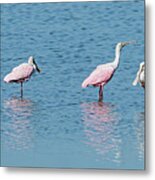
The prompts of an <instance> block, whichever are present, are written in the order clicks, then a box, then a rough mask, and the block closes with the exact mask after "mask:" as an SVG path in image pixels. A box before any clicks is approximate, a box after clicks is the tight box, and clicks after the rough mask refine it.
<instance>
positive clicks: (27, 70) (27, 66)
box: [4, 56, 40, 98]
mask: <svg viewBox="0 0 155 180" xmlns="http://www.w3.org/2000/svg"><path fill="white" fill-rule="evenodd" d="M35 70H36V71H38V72H39V73H40V69H39V68H38V65H37V64H36V62H35V60H34V57H33V56H30V57H29V59H28V63H22V64H20V65H19V66H17V67H15V68H13V70H12V71H11V73H9V74H7V75H6V76H5V77H4V82H6V83H20V84H21V98H22V97H23V82H25V81H28V80H29V79H30V77H31V75H32V74H33V73H34V72H35Z"/></svg>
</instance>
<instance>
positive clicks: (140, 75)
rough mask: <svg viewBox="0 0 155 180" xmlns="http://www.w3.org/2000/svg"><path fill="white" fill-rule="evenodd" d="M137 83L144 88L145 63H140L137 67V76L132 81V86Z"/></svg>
mask: <svg viewBox="0 0 155 180" xmlns="http://www.w3.org/2000/svg"><path fill="white" fill-rule="evenodd" d="M137 83H140V85H141V86H142V87H143V88H145V63H144V62H141V63H140V65H139V70H138V72H137V76H136V78H135V80H134V81H133V83H132V85H133V86H136V85H137Z"/></svg>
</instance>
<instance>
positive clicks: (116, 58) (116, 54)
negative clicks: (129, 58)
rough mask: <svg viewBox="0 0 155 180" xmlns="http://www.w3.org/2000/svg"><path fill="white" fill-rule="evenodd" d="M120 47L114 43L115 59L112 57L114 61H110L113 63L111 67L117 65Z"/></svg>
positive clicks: (116, 66)
mask: <svg viewBox="0 0 155 180" xmlns="http://www.w3.org/2000/svg"><path fill="white" fill-rule="evenodd" d="M121 49H122V47H121V46H120V45H118V44H117V45H116V49H115V59H114V61H113V62H112V65H113V67H114V68H115V69H117V68H118V66H119V61H120V54H121Z"/></svg>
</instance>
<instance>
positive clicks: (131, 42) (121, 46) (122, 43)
mask: <svg viewBox="0 0 155 180" xmlns="http://www.w3.org/2000/svg"><path fill="white" fill-rule="evenodd" d="M134 43H135V41H126V42H119V43H118V44H117V46H116V47H118V48H119V49H122V48H123V47H124V46H126V45H128V44H134Z"/></svg>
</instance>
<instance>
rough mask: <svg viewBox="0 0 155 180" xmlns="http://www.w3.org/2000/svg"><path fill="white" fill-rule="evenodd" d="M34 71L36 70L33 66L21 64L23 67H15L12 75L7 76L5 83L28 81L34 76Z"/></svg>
mask: <svg viewBox="0 0 155 180" xmlns="http://www.w3.org/2000/svg"><path fill="white" fill-rule="evenodd" d="M33 70H34V69H33V66H31V65H29V64H26V63H25V64H21V65H19V66H17V67H15V68H14V69H13V70H12V72H11V73H9V74H8V75H6V76H5V78H4V81H5V82H6V83H9V82H18V81H19V82H20V81H26V80H28V79H29V78H30V76H31V75H32V73H33Z"/></svg>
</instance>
